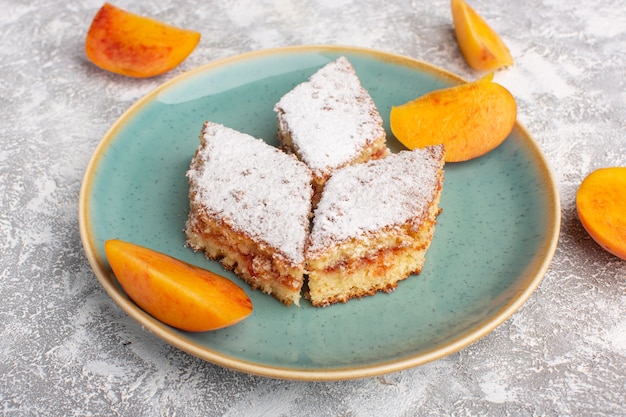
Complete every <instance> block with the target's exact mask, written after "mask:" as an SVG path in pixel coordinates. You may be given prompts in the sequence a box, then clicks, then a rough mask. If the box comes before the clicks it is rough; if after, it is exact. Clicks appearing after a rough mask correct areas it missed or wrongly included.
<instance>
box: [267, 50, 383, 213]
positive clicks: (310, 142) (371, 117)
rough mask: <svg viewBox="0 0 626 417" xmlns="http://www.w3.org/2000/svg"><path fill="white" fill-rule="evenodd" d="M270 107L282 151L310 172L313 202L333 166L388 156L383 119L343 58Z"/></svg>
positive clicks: (326, 66)
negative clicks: (288, 153) (272, 111)
mask: <svg viewBox="0 0 626 417" xmlns="http://www.w3.org/2000/svg"><path fill="white" fill-rule="evenodd" d="M274 111H275V112H276V114H277V119H278V139H279V141H280V142H281V144H282V146H283V149H285V150H286V151H287V152H292V153H295V154H296V155H297V156H298V158H300V160H301V161H303V162H305V163H306V164H307V165H308V166H309V168H310V169H311V171H312V172H313V185H314V189H315V197H314V200H315V201H317V199H318V198H319V194H320V193H321V190H322V188H323V186H324V183H325V182H326V180H327V179H328V178H329V177H330V175H331V174H332V172H333V171H334V170H336V169H338V168H341V167H344V166H347V165H350V164H355V163H360V162H365V161H368V160H370V159H377V158H381V157H383V156H386V155H388V154H389V149H388V148H387V146H386V140H385V130H384V129H383V126H382V124H383V121H382V118H381V117H380V114H379V113H378V110H377V109H376V105H375V104H374V101H373V100H372V98H371V97H370V95H369V93H368V92H367V91H366V90H365V88H363V86H362V85H361V82H360V80H359V78H358V76H357V74H356V72H355V71H354V68H353V67H352V65H351V64H350V62H349V61H348V60H347V59H346V58H345V57H340V58H338V59H337V60H335V61H332V62H330V63H329V64H327V65H325V66H324V67H322V68H321V69H319V70H318V71H317V72H316V73H314V74H313V75H312V76H311V77H310V78H309V80H308V81H306V82H303V83H302V84H299V85H297V86H296V87H295V88H293V89H292V90H291V91H289V92H288V93H287V94H285V95H284V96H283V97H282V98H281V99H280V100H279V101H278V103H276V105H275V106H274Z"/></svg>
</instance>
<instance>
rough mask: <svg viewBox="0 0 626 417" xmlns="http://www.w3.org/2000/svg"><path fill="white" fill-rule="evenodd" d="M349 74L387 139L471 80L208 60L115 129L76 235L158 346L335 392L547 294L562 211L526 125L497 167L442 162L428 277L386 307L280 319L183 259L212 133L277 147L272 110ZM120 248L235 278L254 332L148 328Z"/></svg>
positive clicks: (362, 305)
mask: <svg viewBox="0 0 626 417" xmlns="http://www.w3.org/2000/svg"><path fill="white" fill-rule="evenodd" d="M341 55H344V56H346V57H347V58H348V59H349V60H350V61H351V62H352V64H353V65H354V67H355V69H356V71H357V73H358V75H359V77H360V78H361V81H362V83H363V85H364V86H365V88H367V89H368V90H369V92H370V94H371V95H372V97H373V98H374V101H375V102H376V105H377V106H378V108H379V111H380V113H381V115H382V116H383V118H384V119H385V128H386V129H387V132H388V135H389V144H390V147H391V148H392V149H394V150H396V151H397V150H399V149H401V145H400V144H399V143H398V142H397V141H396V140H395V139H394V138H393V136H392V135H391V133H390V131H389V125H388V115H389V111H390V109H391V106H392V105H398V104H402V103H404V102H406V101H408V100H411V99H413V98H415V97H418V96H420V95H422V94H424V93H426V92H428V91H431V90H433V89H437V88H442V87H446V86H450V85H454V84H457V83H459V82H461V80H460V79H459V78H457V77H455V76H454V75H452V74H449V73H447V72H445V71H443V70H440V69H437V68H434V67H432V66H429V65H427V64H425V63H421V62H417V61H415V60H413V59H410V58H406V57H401V56H397V55H391V54H388V53H384V52H378V51H372V50H368V49H357V48H345V47H336V46H310V47H292V48H282V49H274V50H266V51H261V52H255V53H249V54H244V55H241V56H236V57H233V58H229V59H224V60H221V61H217V62H213V63H210V64H208V65H205V66H202V67H200V68H197V69H196V70H193V71H190V72H188V73H185V74H183V75H181V76H179V77H176V78H174V79H173V80H171V81H169V82H167V83H165V84H164V85H162V86H160V87H159V88H157V89H156V90H155V91H153V92H151V93H150V94H148V95H147V96H146V97H144V98H142V99H141V100H139V101H138V102H137V103H136V104H135V105H133V106H132V107H131V108H130V109H129V110H128V111H127V112H126V113H125V114H124V115H123V116H122V117H121V118H120V119H119V120H118V121H117V122H116V123H115V124H114V125H113V127H112V128H111V129H110V130H109V132H108V133H107V134H106V135H105V137H104V138H103V140H102V142H101V143H100V145H99V146H98V148H97V149H96V151H95V154H94V156H93V158H92V160H91V162H90V164H89V166H88V168H87V171H86V173H85V177H84V181H83V185H82V189H81V196H80V231H81V238H82V241H83V245H84V248H85V252H86V254H87V257H88V258H89V262H90V264H91V266H92V267H93V269H94V271H95V274H96V276H97V278H98V280H99V281H100V283H101V284H102V285H103V287H104V288H105V289H106V291H107V292H108V294H109V295H110V296H111V297H112V298H113V299H114V300H115V302H116V303H117V304H119V305H120V306H121V308H123V309H124V310H125V311H126V312H127V313H128V314H129V315H131V316H132V317H133V318H134V319H136V320H137V321H138V322H139V323H141V324H142V325H143V326H145V327H146V328H147V329H149V330H150V331H152V332H153V333H154V334H156V335H157V336H158V337H160V338H161V339H163V340H164V341H166V342H167V343H170V344H172V345H174V346H176V347H178V348H180V349H182V350H184V351H186V352H189V353H191V354H193V355H196V356H198V357H200V358H203V359H205V360H207V361H210V362H213V363H216V364H220V365H222V366H225V367H229V368H233V369H237V370H240V371H243V372H248V373H252V374H257V375H264V376H268V377H276V378H287V379H300V380H338V379H350V378H360V377H367V376H373V375H379V374H384V373H389V372H393V371H398V370H401V369H406V368H409V367H414V366H417V365H420V364H424V363H426V362H429V361H433V360H435V359H438V358H442V357H444V356H446V355H449V354H451V353H453V352H456V351H458V350H459V349H461V348H463V347H465V346H467V345H469V344H470V343H472V342H474V341H476V340H478V339H479V338H481V337H482V336H484V335H485V334H487V333H488V332H490V331H491V330H493V329H494V328H495V327H496V326H498V325H499V324H500V323H502V322H503V321H504V320H505V319H507V318H508V317H509V316H510V315H511V314H513V313H514V312H515V311H516V310H517V309H518V308H519V307H520V306H521V305H522V303H523V302H524V301H525V300H526V299H527V298H528V297H529V296H530V295H531V293H532V292H533V291H534V290H535V288H536V287H537V286H538V285H539V283H540V281H541V279H542V278H543V275H544V273H545V271H546V269H547V268H548V265H549V263H550V260H551V259H552V256H553V254H554V251H555V247H556V243H557V237H558V230H559V224H560V210H559V201H558V194H557V189H556V186H555V182H554V179H553V177H552V174H551V172H550V169H549V167H548V164H547V163H546V161H545V159H544V157H543V155H542V153H541V152H540V150H539V149H538V147H537V144H536V143H535V142H534V141H533V139H532V138H531V137H530V135H529V134H528V133H527V132H526V131H525V130H524V128H522V127H521V126H520V125H519V124H517V125H516V126H515V128H514V130H513V132H512V133H511V134H510V136H509V137H508V138H507V140H506V141H505V142H504V143H503V144H502V145H500V146H499V147H498V148H497V149H495V150H494V151H492V152H490V153H489V154H487V155H485V156H483V157H481V158H478V159H475V160H472V161H469V162H464V163H458V164H447V165H446V170H445V178H446V179H445V185H444V189H443V194H442V199H441V207H442V208H443V212H442V214H441V215H440V217H439V221H438V225H437V228H436V231H435V236H434V239H433V242H432V245H431V247H430V249H429V251H428V253H427V259H426V265H425V267H424V270H423V272H422V273H421V274H420V275H418V276H411V277H409V278H408V279H407V280H405V281H403V282H401V283H400V285H399V286H398V288H397V290H396V291H395V292H393V293H390V294H384V293H381V294H378V295H376V296H374V297H367V298H364V299H361V300H352V301H350V302H348V303H347V304H339V305H334V306H331V307H327V308H322V309H316V308H313V307H312V306H311V305H310V304H309V303H308V302H307V301H303V302H302V306H301V307H286V306H284V305H282V304H280V303H279V302H277V301H276V300H274V299H273V298H272V297H269V296H267V295H264V294H262V293H260V292H257V291H252V290H250V288H249V287H248V286H247V285H246V284H245V283H244V282H242V281H241V280H239V278H237V277H236V276H234V275H233V274H232V273H230V272H226V271H224V270H223V269H222V268H221V266H220V265H219V264H217V263H215V262H211V261H208V260H207V259H205V258H204V256H203V255H201V254H198V253H194V252H192V251H191V250H189V249H188V248H186V247H185V244H184V243H185V236H184V234H183V227H184V223H185V219H186V216H187V212H188V202H187V192H188V187H187V180H186V177H185V171H186V170H187V167H188V165H189V162H190V160H191V157H192V156H193V153H194V151H195V149H196V147H197V145H198V135H199V132H200V128H201V126H202V123H203V122H204V121H205V120H212V121H214V122H219V123H222V124H224V125H227V126H230V127H232V128H235V129H238V130H241V131H243V132H246V133H249V134H252V135H253V136H256V137H261V138H263V139H265V140H266V141H267V142H269V143H271V144H277V141H276V139H275V135H276V121H275V115H274V112H273V105H274V103H275V102H276V101H278V99H279V98H280V97H281V96H282V95H283V94H285V93H286V92H287V91H288V90H290V89H291V88H292V87H293V86H295V85H296V84H298V83H300V82H302V81H304V80H306V79H307V78H308V77H309V76H310V75H311V74H312V73H313V72H314V71H316V70H317V69H318V68H320V67H321V66H323V65H325V64H326V63H328V62H329V61H331V60H333V59H335V58H337V57H338V56H341ZM112 238H119V239H123V240H127V241H130V242H133V243H136V244H139V245H143V246H147V247H150V248H152V249H155V250H158V251H161V252H165V253H167V254H169V255H172V256H174V257H177V258H180V259H182V260H184V261H187V262H190V263H193V264H196V265H199V266H202V267H205V268H208V269H210V270H212V271H214V272H218V273H220V274H222V275H225V276H227V277H228V278H230V279H232V280H233V281H234V282H236V283H237V284H239V285H240V286H241V287H243V288H244V289H245V290H246V292H247V293H248V295H249V296H250V298H251V299H252V302H253V304H254V312H253V314H252V315H251V316H249V317H248V318H247V319H245V320H244V321H242V322H240V323H238V324H236V325H234V326H232V327H229V328H226V329H222V330H218V331H214V332H206V333H197V334H194V333H186V332H182V331H178V330H176V329H173V328H170V327H168V326H166V325H163V324H162V323H160V322H158V321H156V320H154V319H153V318H151V317H150V316H148V315H147V314H145V313H144V312H143V311H142V310H141V309H139V308H138V307H137V306H136V305H135V304H134V303H133V302H132V301H130V300H129V299H128V298H127V296H126V295H125V293H124V292H123V291H122V290H121V288H120V287H119V285H118V283H117V281H116V279H115V277H114V276H113V274H112V273H111V270H110V268H109V265H108V263H107V261H106V258H105V256H104V249H103V243H104V241H105V240H107V239H112Z"/></svg>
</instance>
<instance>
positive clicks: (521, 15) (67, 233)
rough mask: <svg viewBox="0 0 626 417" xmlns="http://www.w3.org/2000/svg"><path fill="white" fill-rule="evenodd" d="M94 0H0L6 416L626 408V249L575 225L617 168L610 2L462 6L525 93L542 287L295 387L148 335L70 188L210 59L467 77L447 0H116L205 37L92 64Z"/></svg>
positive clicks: (510, 82)
mask: <svg viewBox="0 0 626 417" xmlns="http://www.w3.org/2000/svg"><path fill="white" fill-rule="evenodd" d="M101 4H102V3H100V2H98V1H95V0H87V1H82V2H47V1H42V0H32V1H12V0H0V6H1V9H2V16H1V17H0V109H1V112H2V120H3V123H2V132H1V133H0V143H1V145H2V147H1V148H0V236H1V239H0V254H1V259H0V274H1V275H0V298H1V300H2V302H1V304H0V413H2V414H3V415H6V416H14V415H16V416H17V415H19V416H29V415H54V416H61V415H106V416H112V415H128V416H157V415H163V416H193V415H202V416H206V415H228V416H250V415H272V416H275V415H276V416H278V415H284V416H287V415H300V416H317V415H329V416H339V415H343V416H369V415H396V416H410V415H498V416H500V415H512V416H527V415H559V416H569V415H571V416H581V415H595V416H601V415H614V416H617V415H625V414H626V370H625V368H626V262H625V261H621V260H619V259H618V258H616V257H614V256H611V255H609V254H608V253H606V252H604V251H603V250H602V249H600V248H599V247H598V245H596V244H595V243H594V242H593V241H592V240H591V239H590V238H589V236H588V235H587V234H586V233H585V231H584V230H583V228H582V226H581V225H580V223H579V221H578V219H577V217H576V210H575V206H574V197H575V192H576V189H577V187H578V185H579V184H580V182H581V181H582V179H583V178H584V177H585V176H586V175H587V174H588V173H589V172H590V171H592V170H593V169H595V168H599V167H605V166H615V165H626V81H625V80H626V5H625V4H624V2H623V0H608V1H605V0H588V1H586V2H566V1H555V0H544V1H540V0H530V1H525V2H489V1H485V0H474V1H472V2H471V4H472V5H473V6H474V7H475V9H477V10H478V11H479V12H480V13H481V14H482V15H483V16H484V17H485V18H486V19H487V20H488V21H489V22H490V23H491V25H492V26H493V27H494V28H495V29H496V30H497V31H498V32H499V33H501V35H502V36H503V38H504V39H505V40H506V42H507V44H508V46H509V47H510V49H511V51H512V53H513V56H514V58H515V60H516V64H515V66H514V67H513V68H511V69H508V70H506V71H504V72H500V73H498V74H497V76H496V80H497V81H498V82H500V83H502V84H503V85H505V86H506V87H508V88H509V89H510V90H511V91H512V92H513V94H514V95H515V97H516V98H517V101H518V105H519V120H520V121H521V123H522V124H524V125H525V126H526V127H527V129H528V130H529V131H530V132H531V134H532V135H533V136H534V137H535V139H536V140H537V142H538V143H539V146H540V148H541V149H542V150H543V152H544V153H545V155H546V157H547V159H548V160H549V162H550V164H551V166H552V168H553V170H554V173H555V176H556V178H557V181H558V183H559V188H560V196H561V204H562V228H561V233H560V241H559V245H558V247H557V250H556V254H555V257H554V259H553V262H552V264H551V266H550V268H549V270H548V271H547V274H546V275H545V278H544V280H543V281H542V283H541V285H540V286H539V288H538V289H537V291H536V292H535V293H534V294H533V295H532V296H531V297H530V299H529V300H528V301H527V302H526V303H525V304H524V306H523V307H522V308H521V309H520V310H519V311H518V312H517V313H516V314H514V315H513V316H512V317H511V318H510V319H509V320H507V321H506V322H505V323H504V324H502V325H501V326H499V327H498V328H497V329H496V330H495V331H493V332H492V333H490V334H488V335H487V336H486V337H484V338H482V339H481V340H479V341H478V342H476V343H474V344H473V345H471V346H469V347H467V348H465V349H463V350H461V351H459V352H457V353H455V354H452V355H450V356H448V357H446V358H444V359H441V360H438V361H435V362H431V363H429V364H427V365H424V366H420V367H418V368H415V369H408V370H405V371H401V372H397V373H394V374H390V375H385V376H381V377H375V378H369V379H360V380H352V381H339V382H325V383H322V382H311V383H308V382H298V381H284V380H273V379H266V378H262V377H257V376H251V375H247V374H242V373H239V372H235V371H231V370H228V369H224V368H221V367H219V366H216V365H213V364H211V363H207V362H204V361H202V360H200V359H197V358H195V357H193V356H191V355H189V354H187V353H184V352H182V351H179V350H177V349H176V348H174V347H171V346H169V345H168V344H166V343H164V342H162V341H161V340H160V339H158V338H156V337H154V336H153V335H152V334H151V333H149V332H147V331H146V330H145V329H143V328H142V327H141V326H139V325H138V324H137V323H136V322H135V321H134V320H132V319H131V318H130V317H128V316H127V315H126V314H125V313H124V312H123V311H122V310H121V309H120V308H119V307H118V306H117V305H116V304H115V303H114V302H113V301H112V300H111V298H110V297H109V296H108V295H107V294H106V293H105V292H104V290H103V289H102V287H101V286H100V285H99V283H98V281H97V280H96V278H95V276H94V274H93V272H92V270H91V268H90V266H89V264H88V262H87V260H86V258H85V256H84V252H83V248H82V245H81V241H80V237H79V231H78V220H77V201H78V195H79V189H80V185H81V180H82V175H83V172H84V170H85V168H86V165H87V163H88V161H89V158H90V156H91V154H92V152H93V151H94V149H95V147H96V145H97V144H98V142H99V140H100V139H101V138H102V136H103V135H104V133H105V132H106V131H107V129H108V128H109V127H110V126H111V124H112V123H113V122H114V121H115V120H116V119H117V118H118V117H119V116H120V115H121V114H122V113H123V112H124V111H125V110H126V109H127V108H128V107H129V106H130V105H131V104H132V103H133V102H134V101H136V100H137V99H139V98H140V97H142V96H143V95H144V94H146V93H148V92H149V91H151V90H152V89H153V88H155V87H156V86H158V85H159V84H161V83H163V82H164V81H167V80H168V79H171V78H173V77H175V76H176V75H177V74H180V73H182V72H184V71H186V70H189V69H191V68H194V67H196V66H198V65H201V64H204V63H206V62H209V61H212V60H215V59H219V58H223V57H228V56H232V55H236V54H239V53H242V52H247V51H252V50H258V49H264V48H271V47H277V46H285V45H300V44H340V45H348V46H362V47H368V48H374V49H380V50H384V51H389V52H393V53H399V54H403V55H408V56H411V57H415V58H418V59H421V60H424V61H427V62H430V63H432V64H435V65H437V66H440V67H443V68H445V69H447V70H449V71H451V72H454V73H457V74H459V75H461V76H463V77H466V78H475V77H477V76H478V74H477V73H475V72H473V71H472V70H470V69H469V68H468V67H467V66H466V64H465V62H464V61H463V59H462V57H461V56H460V54H459V51H458V47H457V44H456V41H455V38H454V34H453V31H452V26H451V17H450V10H449V2H448V1H447V0H433V1H405V0H398V1H374V0H359V1H356V0H354V1H351V0H333V1H330V0H323V1H322V0H320V1H317V2H315V1H306V0H281V1H266V0H261V1H256V0H254V1H251V0H236V1H230V2H217V1H204V2H187V1H174V0H158V1H156V0H150V1H134V2H133V1H129V0H120V1H118V2H117V3H115V4H116V5H118V6H120V7H123V8H126V9H129V10H132V11H135V12H137V13H142V14H145V15H150V16H152V17H155V18H159V19H161V20H164V21H167V22H169V23H171V24H174V25H177V26H182V27H187V28H192V29H196V30H199V31H200V32H202V40H201V42H200V44H199V46H198V48H197V49H196V50H195V51H194V52H193V54H192V55H191V56H190V57H189V58H188V59H187V60H186V61H185V62H184V63H183V64H182V65H181V66H180V67H178V68H176V69H175V70H173V71H172V72H170V73H168V74H165V75H163V76H160V77H157V78H153V79H146V80H137V79H130V78H124V77H119V76H115V75H113V74H109V73H106V72H104V71H102V70H100V69H98V68H96V67H94V66H93V65H92V64H91V63H90V62H88V61H87V59H86V58H85V55H84V52H83V45H84V38H85V34H86V31H87V28H88V26H89V23H90V21H91V19H92V17H93V15H94V14H95V12H96V10H97V9H98V8H99V7H100V6H101Z"/></svg>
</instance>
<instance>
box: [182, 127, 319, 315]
mask: <svg viewBox="0 0 626 417" xmlns="http://www.w3.org/2000/svg"><path fill="white" fill-rule="evenodd" d="M187 177H188V180H189V202H190V212H189V217H188V219H187V222H186V228H185V233H186V236H187V244H188V246H189V247H191V248H192V249H194V250H197V251H204V252H205V253H206V255H207V257H209V258H210V259H214V260H219V261H221V263H222V265H223V266H224V267H225V268H227V269H231V270H234V272H235V273H236V274H237V275H238V276H239V277H241V278H242V279H243V280H245V281H246V282H248V283H249V284H250V285H251V286H252V287H253V288H255V289H260V290H262V291H263V292H265V293H268V294H271V295H273V296H274V297H276V298H277V299H278V300H280V301H282V302H283V303H285V304H287V305H289V304H292V303H293V304H296V305H299V300H300V291H301V288H302V284H303V279H304V277H303V274H304V265H305V263H304V249H305V244H306V239H307V236H308V232H309V217H310V212H311V197H312V187H311V172H310V170H309V169H308V167H307V166H306V165H305V164H304V163H302V162H300V161H299V160H298V159H297V158H296V157H295V156H293V155H289V154H286V153H284V152H282V151H281V150H279V149H277V148H275V147H273V146H270V145H268V144H267V143H265V142H264V141H263V140H261V139H256V138H254V137H252V136H249V135H247V134H244V133H241V132H237V131H235V130H232V129H230V128H227V127H224V126H222V125H219V124H216V123H211V122H206V123H205V124H204V126H203V128H202V133H201V135H200V146H199V148H198V149H197V150H196V153H195V155H194V157H193V159H192V161H191V164H190V168H189V170H188V172H187Z"/></svg>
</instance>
